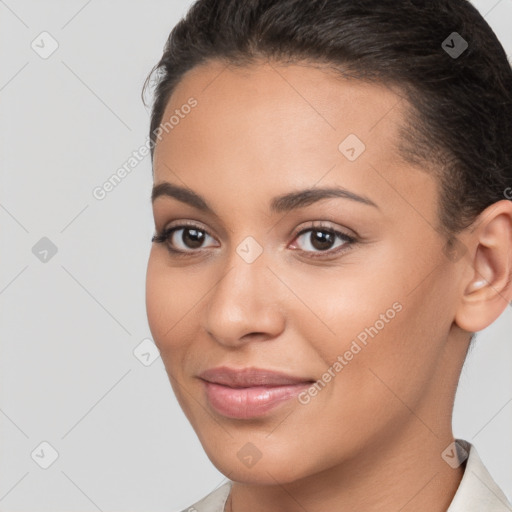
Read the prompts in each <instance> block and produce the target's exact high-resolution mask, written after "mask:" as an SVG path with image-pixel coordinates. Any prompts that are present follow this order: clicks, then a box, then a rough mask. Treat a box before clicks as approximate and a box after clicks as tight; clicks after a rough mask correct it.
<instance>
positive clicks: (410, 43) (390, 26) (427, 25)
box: [143, 0, 512, 235]
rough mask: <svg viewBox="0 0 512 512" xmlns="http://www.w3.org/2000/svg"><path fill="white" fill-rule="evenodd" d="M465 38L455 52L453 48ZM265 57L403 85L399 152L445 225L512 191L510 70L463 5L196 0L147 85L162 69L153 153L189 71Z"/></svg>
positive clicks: (456, 226) (456, 1)
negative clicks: (425, 180) (433, 187)
mask: <svg viewBox="0 0 512 512" xmlns="http://www.w3.org/2000/svg"><path fill="white" fill-rule="evenodd" d="M454 32H456V33H457V34H458V35H457V34H456V35H453V33H454ZM464 41H465V42H467V45H468V46H467V49H465V51H462V53H461V54H460V55H457V54H456V53H455V54H454V53H453V52H450V51H449V49H450V48H455V49H456V44H457V45H459V48H464V47H461V45H462V44H464ZM260 59H267V60H274V61H277V62H285V63H294V62H297V63H299V62H310V63H312V64H315V63H318V64H321V65H326V66H327V67H329V68H330V69H332V70H335V71H337V72H339V74H340V76H341V77H345V78H347V77H348V78H350V79H359V80H363V81H367V82H375V83H382V84H384V85H390V86H395V88H396V87H398V89H399V91H400V93H401V95H402V96H403V97H404V98H405V99H406V100H407V102H406V104H407V107H408V108H407V116H406V117H407V119H405V125H404V126H403V127H401V129H400V143H399V152H400V155H401V156H402V158H403V159H404V160H405V161H407V162H409V163H411V164H413V165H420V166H421V167H423V168H425V170H428V171H430V172H433V173H435V175H436V177H437V178H438V180H439V185H440V188H439V190H440V202H439V212H438V214H439V222H440V227H441V229H442V231H443V232H445V233H447V234H449V235H451V234H454V233H458V232H459V231H461V230H462V229H464V228H466V227H467V226H469V225H470V224H471V223H472V222H473V221H474V219H475V217H476V216H477V215H478V214H479V213H481V212H482V211H483V210H484V209H485V208H486V207H487V206H489V205H490V204H492V203H494V202H496V201H499V200H501V199H504V194H505V195H506V193H505V191H506V190H512V189H510V187H512V69H511V66H510V63H509V61H508V59H507V55H506V53H505V51H504V49H503V47H502V45H501V44H500V42H499V41H498V39H497V37H496V35H495V34H494V32H493V30H492V29H491V28H490V26H489V25H488V24H487V22H486V21H485V20H484V18H483V17H482V16H481V15H480V14H479V12H478V11H477V10H476V8H475V7H473V6H472V5H471V4H470V3H469V1H467V0H197V1H196V2H195V3H194V4H193V5H192V7H191V8H190V9H189V11H188V13H187V14H186V16H185V17H184V18H183V19H182V20H181V21H180V22H179V23H178V24H177V25H176V26H175V27H174V29H173V30H172V32H171V34H170V35H169V38H168V40H167V42H166V44H165V47H164V52H163V55H162V58H161V59H160V61H159V62H158V63H157V64H156V66H155V67H154V68H153V69H152V71H151V73H150V74H149V76H148V78H147V79H146V82H145V84H144V89H143V98H144V92H145V90H146V88H147V86H148V83H149V82H150V80H151V78H152V77H153V75H154V74H155V73H156V74H157V80H156V87H155V93H154V102H153V107H152V112H151V124H150V140H151V143H152V146H151V157H152V158H153V153H154V147H155V144H156V135H155V133H156V130H157V128H158V127H159V125H160V123H161V122H162V118H163V114H164V111H165V108H166V106H167V104H168V102H169V99H170V97H171V95H172V93H173V91H174V90H175V88H176V86H177V84H178V83H179V82H180V80H181V79H182V78H183V76H184V74H185V73H186V72H187V71H189V70H191V69H192V68H194V67H195V66H198V65H200V64H203V63H207V62H208V61H210V60H220V61H222V62H225V63H226V64H229V65H234V66H246V65H249V64H251V63H254V62H258V61H259V60H260Z"/></svg>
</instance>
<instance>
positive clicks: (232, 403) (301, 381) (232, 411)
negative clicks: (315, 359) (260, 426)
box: [199, 366, 314, 420]
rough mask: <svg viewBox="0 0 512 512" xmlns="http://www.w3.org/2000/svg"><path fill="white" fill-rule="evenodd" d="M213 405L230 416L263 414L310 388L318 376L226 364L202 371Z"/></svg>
mask: <svg viewBox="0 0 512 512" xmlns="http://www.w3.org/2000/svg"><path fill="white" fill-rule="evenodd" d="M199 377H200V379H201V380H202V381H203V384H204V392H205V396H206V399H207V401H208V403H209V405H210V406H211V407H212V409H213V410H215V411H216V412H217V413H218V414H221V415H222V416H226V417H228V418H236V419H245V420H248V419H251V418H256V417H259V416H263V415H265V414H267V413H269V412H270V411H272V410H274V409H275V408H277V406H278V405H280V404H283V403H285V402H287V401H289V400H290V399H292V398H294V397H296V396H297V395H298V394H300V393H301V392H302V391H304V390H305V389H307V388H308V387H309V386H310V385H311V383H312V382H314V380H311V379H307V378H304V377H296V376H291V375H286V374H284V373H279V372H275V371H272V370H262V369H259V368H242V369H239V370H237V369H233V368H227V367H225V366H223V367H219V368H212V369H210V370H207V371H205V372H203V373H201V374H200V376H199Z"/></svg>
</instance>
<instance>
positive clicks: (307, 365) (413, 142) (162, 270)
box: [146, 0, 512, 512]
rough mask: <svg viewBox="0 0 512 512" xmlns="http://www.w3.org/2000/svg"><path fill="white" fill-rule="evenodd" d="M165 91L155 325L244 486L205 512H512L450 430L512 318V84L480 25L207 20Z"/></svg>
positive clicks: (171, 66) (428, 16) (427, 15)
mask: <svg viewBox="0 0 512 512" xmlns="http://www.w3.org/2000/svg"><path fill="white" fill-rule="evenodd" d="M153 71H158V76H157V86H156V91H155V101H154V105H153V111H152V118H151V142H152V158H153V174H154V189H153V194H152V201H153V213H154V219H155V229H156V235H155V237H154V239H153V242H154V244H153V247H152V251H151V255H150V259H149V264H148V271H147V297H146V302H147V313H148V320H149V324H150V328H151V331H152V334H153V337H154V340H155V343H156V344H157V346H158V348H159V350H160V353H161V356H162V359H163V361H164V364H165V367H166V370H167V373H168V375H169V379H170V382H171V385H172V387H173V390H174V392H175V393H176V396H177V399H178V401H179V403H180V406H181V407H182V409H183V411H184V413H185V414H186V416H187V418H188V420H189V421H190V423H191V425H192V427H193V428H194V430H195V432H196V433H197V435H198V437H199V439H200V441H201V443H202V446H203V447H204V449H205V451H206V453H207V455H208V457H209V458H210V460H211V461H212V463H213V464H214V465H215V466H216V467H217V468H218V470H219V471H221V472H222V473H223V474H224V475H226V477H227V478H228V482H227V483H226V484H225V485H223V486H222V487H220V488H219V489H217V490H215V491H214V492H212V493H210V494H209V495H208V496H206V497H205V498H204V499H203V500H201V501H200V502H198V503H195V504H194V505H193V506H192V507H190V508H189V509H188V510H198V511H204V512H222V511H226V512H256V511H270V510H276V511H277V510H279V511H302V510H307V511H308V512H320V511H326V510H336V511H345V510H346V511H352V510H364V511H365V512H376V511H398V510H400V511H402V512H407V511H415V512H424V511H428V512H441V511H447V510H449V512H462V511H464V512H467V511H470V510H478V511H479V512H481V511H483V510H485V511H496V512H498V511H504V510H512V508H511V507H510V504H509V503H508V502H507V498H506V497H505V495H504V493H503V492H502V491H501V490H500V489H499V488H498V486H497V485H496V483H495V482H494V481H493V480H492V478H491V477H490V475H489V474H488V472H487V471H486V469H485V467H484V466H483V464H482V462H481V461H480V459H479V457H478V454H477V452H476V450H475V448H474V447H473V446H472V445H471V444H470V443H467V442H465V441H464V440H456V439H454V437H453V433H452V425H451V419H452V409H453V401H454V396H455V391H456V388H457V382H458V379H459V375H460V371H461V368H462V366H463V363H464V359H465V356H466V354H467V351H468V348H469V346H470V343H471V342H472V341H474V340H473V338H474V333H476V332H477V331H480V330H482V329H484V328H485V327H487V326H488V325H490V324H491V323H492V322H493V321H494V320H495V319H496V318H498V317H499V315H500V314H501V313H502V312H503V311H504V310H505V308H506V307H507V305H508V303H509V302H510V301H511V299H512V284H511V281H512V202H511V201H510V200H508V199H510V197H511V196H510V195H508V194H510V192H511V191H512V188H510V187H511V186H512V145H511V144H510V133H511V129H512V70H511V68H510V64H509V63H508V61H507V57H506V54H505V52H504V50H503V48H502V46H501V45H500V43H499V42H498V40H497V38H496V36H495V35H494V33H493V32H492V30H491V29H490V27H489V26H488V25H487V23H486V22H485V21H484V20H483V18H482V17H481V16H480V14H479V13H478V12H477V10H476V9H475V8H474V7H473V6H472V5H471V4H470V3H469V2H467V1H466V0H435V1H432V0H429V1H428V2H427V1H425V2H422V1H418V0H415V1H413V0H398V1H397V0H393V1H391V0H385V1H383V0H363V1H355V0H249V1H248V0H199V1H197V2H196V3H195V4H194V5H193V6H192V8H191V9H190V11H189V12H188V14H187V16H186V18H185V19H184V20H182V21H181V22H180V23H179V24H178V25H177V26H176V27H175V28H174V30H173V31H172V33H171V35H170V37H169V40H168V42H167V45H166V47H165V49H164V54H163V56H162V58H161V60H160V62H159V63H158V64H157V66H155V68H154V70H153ZM150 76H151V75H150Z"/></svg>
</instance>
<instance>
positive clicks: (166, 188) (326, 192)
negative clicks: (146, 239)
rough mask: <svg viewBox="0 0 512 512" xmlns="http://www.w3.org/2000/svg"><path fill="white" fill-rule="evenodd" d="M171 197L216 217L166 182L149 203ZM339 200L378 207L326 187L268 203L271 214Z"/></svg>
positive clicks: (199, 198)
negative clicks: (327, 200) (318, 202)
mask: <svg viewBox="0 0 512 512" xmlns="http://www.w3.org/2000/svg"><path fill="white" fill-rule="evenodd" d="M162 196H164V197H171V198H174V199H176V200H178V201H180V202H182V203H185V204H188V205H190V206H192V207H194V208H196V209H198V210H201V211H202V212H205V213H210V214H212V215H215V216H216V213H215V211H214V210H213V208H212V207H211V206H210V205H209V204H208V202H207V201H206V200H205V199H204V198H203V197H202V196H200V195H199V194H197V193H196V192H194V191H193V190H191V189H189V188H185V187H180V186H178V185H173V184H172V183H169V182H167V181H164V182H163V183H159V184H158V185H155V186H154V187H153V190H152V193H151V202H152V203H154V202H155V201H156V199H157V198H158V197H162ZM331 198H341V199H349V200H351V201H356V202H358V203H362V204H366V205H368V206H373V207H375V208H377V209H379V207H378V206H377V205H376V204H375V203H374V202H373V201H372V200H371V199H369V198H368V197H365V196H361V195H358V194H355V193H354V192H350V191H349V190H347V189H345V188H342V187H327V188H309V189H304V190H298V191H295V192H289V193H287V194H283V195H280V196H277V197H274V198H273V199H272V201H271V202H270V210H271V211H272V212H273V213H283V212H289V211H291V210H296V209H299V208H304V207H306V206H309V205H311V204H313V203H316V202H317V201H320V200H322V199H331Z"/></svg>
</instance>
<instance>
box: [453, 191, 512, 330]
mask: <svg viewBox="0 0 512 512" xmlns="http://www.w3.org/2000/svg"><path fill="white" fill-rule="evenodd" d="M468 230H469V234H468V236H467V237H465V240H464V245H465V246H466V248H467V249H468V252H467V254H466V255H465V256H464V258H463V259H462V260H460V263H462V264H466V265H468V268H467V272H464V275H465V277H464V279H465V281H464V282H463V283H462V284H463V290H464V292H463V295H462V297H461V301H460V303H459V305H458V307H457V311H456V315H455V323H456V324H457V325H458V326H459V327H460V328H462V329H464V330H466V331H469V332H477V331H481V330H482V329H485V328H486V327H487V326H489V325H490V324H492V323H493V322H494V320H496V318H498V317H499V316H500V315H501V313H502V312H503V311H504V310H505V308H506V307H507V306H508V305H509V303H511V301H512V201H507V200H501V201H498V202H496V203H494V204H492V205H490V206H489V207H487V208H486V209H485V210H484V211H483V212H482V213H481V214H480V215H479V216H478V217H477V219H476V220H475V222H474V223H473V224H472V226H471V227H470V228H468Z"/></svg>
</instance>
